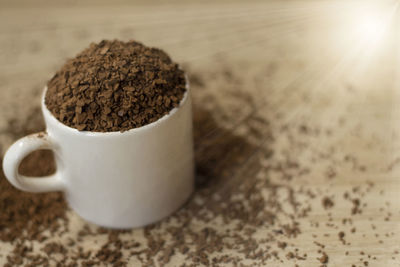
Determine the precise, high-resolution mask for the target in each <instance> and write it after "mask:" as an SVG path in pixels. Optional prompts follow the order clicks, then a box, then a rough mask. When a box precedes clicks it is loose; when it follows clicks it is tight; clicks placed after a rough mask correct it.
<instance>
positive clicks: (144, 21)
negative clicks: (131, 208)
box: [0, 1, 400, 266]
mask: <svg viewBox="0 0 400 267" xmlns="http://www.w3.org/2000/svg"><path fill="white" fill-rule="evenodd" d="M356 4H357V3H352V4H348V3H347V4H346V3H342V2H340V1H331V2H325V1H322V2H316V1H271V2H266V3H264V2H252V3H248V2H246V3H242V2H230V1H223V2H221V3H212V2H208V3H194V2H190V3H186V2H184V1H182V2H180V1H174V2H170V3H164V2H163V3H159V4H148V3H147V2H141V3H139V2H138V3H136V4H134V3H131V2H127V1H119V2H116V3H115V4H113V5H111V4H110V3H109V2H102V3H101V4H93V3H91V2H86V3H83V4H82V3H78V2H73V1H71V2H63V3H61V2H60V3H59V4H55V3H53V2H51V4H49V3H48V2H47V1H41V2H39V3H38V4H37V5H36V6H35V5H32V4H30V2H26V3H25V4H23V3H22V4H19V5H17V4H15V3H13V2H11V1H10V2H2V3H0V62H1V65H0V110H1V116H0V148H1V150H2V151H3V153H4V151H5V149H6V148H7V147H8V146H9V145H10V144H11V142H12V141H14V140H13V139H12V137H11V136H10V135H9V134H8V133H7V127H8V124H9V122H10V120H16V121H17V122H19V123H23V122H24V118H26V117H27V116H28V115H29V114H30V113H32V112H35V110H37V107H38V106H39V100H40V94H41V91H42V88H43V86H44V85H45V84H46V81H47V80H48V79H49V78H50V77H51V75H52V74H53V73H54V72H55V70H56V69H57V68H58V67H59V66H60V65H61V64H62V62H63V61H64V60H65V59H66V58H68V57H73V56H74V55H75V54H76V53H77V52H78V51H80V50H81V49H82V48H84V47H86V46H87V45H88V44H89V43H90V42H93V41H99V40H101V39H113V38H118V39H137V40H140V41H142V42H143V43H145V44H147V45H151V46H157V47H161V48H163V49H164V50H166V51H167V52H168V53H169V54H170V55H171V57H172V58H173V59H175V60H176V61H177V62H180V63H181V64H182V66H183V67H184V68H185V69H186V70H187V72H188V74H189V76H190V78H191V80H192V92H193V100H194V105H195V107H194V120H195V143H196V155H197V164H198V167H199V168H200V169H201V171H202V172H201V173H199V179H200V180H201V179H203V180H204V181H202V182H201V186H200V187H199V188H198V191H197V192H196V193H195V195H194V197H193V199H192V200H191V201H190V203H188V204H187V206H185V207H184V208H183V210H181V211H180V212H179V213H178V215H176V217H174V216H175V215H174V216H172V217H170V218H169V219H168V220H166V221H163V222H161V223H159V224H157V225H156V226H155V228H154V229H153V231H154V234H155V235H157V236H159V237H160V238H162V239H163V240H164V241H165V244H172V243H171V242H172V241H171V240H172V237H171V236H170V234H169V232H168V231H167V229H169V228H170V227H173V226H176V227H182V231H183V232H184V233H186V231H188V232H189V230H190V231H194V232H196V231H201V230H202V229H204V228H207V227H211V228H213V229H215V231H216V232H217V233H225V232H226V231H228V229H230V230H231V231H235V230H234V229H236V228H237V227H238V221H236V220H234V219H232V221H229V222H228V223H224V222H223V221H221V216H219V215H218V213H216V212H215V210H216V208H215V207H218V208H221V207H222V209H223V203H224V202H226V203H231V202H230V201H231V200H232V199H233V198H234V197H237V198H238V199H241V198H243V203H245V204H246V203H247V201H248V200H249V199H250V198H251V196H252V192H257V194H260V195H262V198H261V200H260V201H265V203H266V205H265V209H268V205H269V204H268V203H269V202H268V201H267V199H268V194H271V192H272V191H271V190H270V189H269V188H268V184H280V185H284V186H285V187H283V188H286V187H290V188H291V189H293V190H294V192H297V193H296V194H297V195H296V198H297V200H298V201H303V202H302V203H301V205H300V206H301V207H307V206H310V207H311V208H312V210H311V211H310V212H309V214H308V216H306V217H304V218H298V219H296V221H298V222H299V224H300V225H301V233H299V234H298V236H297V237H296V238H293V237H292V238H290V237H288V236H285V235H283V236H282V237H278V238H277V237H274V238H275V241H274V242H271V243H270V244H268V243H266V242H264V241H262V239H263V238H267V237H269V236H270V235H271V233H273V229H274V227H272V226H266V224H265V222H264V223H263V224H262V226H261V227H254V225H250V223H249V225H246V224H244V225H242V228H241V230H237V232H238V234H239V235H242V236H245V235H246V234H245V231H246V227H248V228H249V229H250V228H251V229H252V231H253V233H252V235H251V238H253V239H254V240H256V243H258V244H259V247H258V248H257V249H260V250H261V251H264V252H263V253H269V252H270V251H272V250H276V251H278V253H279V255H280V257H279V259H277V258H271V259H269V260H266V261H261V260H260V259H259V258H257V257H255V258H251V257H246V255H245V254H244V253H242V252H240V251H241V249H242V247H241V246H240V245H238V244H235V242H233V241H232V240H230V239H229V238H227V239H223V241H221V242H225V243H224V244H223V246H222V247H223V250H222V251H214V252H212V253H209V254H208V256H209V258H210V264H211V259H212V258H213V257H218V256H222V255H230V256H232V257H236V256H237V258H238V259H239V261H238V262H237V264H236V265H238V266H265V265H268V266H294V265H295V264H298V265H299V266H320V265H321V262H319V260H318V259H317V258H319V257H320V256H321V254H320V253H318V249H319V247H318V246H317V245H316V244H315V243H314V241H317V242H320V243H323V244H324V245H325V248H324V251H325V252H326V253H327V254H328V255H329V262H328V266H352V264H355V265H356V266H363V265H364V263H363V262H364V261H369V266H399V265H400V256H399V255H398V254H396V251H399V243H400V242H399V241H400V239H399V234H400V231H399V230H400V200H399V196H398V194H399V190H400V182H399V174H400V152H399V151H400V140H399V135H400V123H399V122H400V110H399V108H398V107H399V106H400V93H399V85H400V83H399V81H400V80H399V78H400V76H399V71H398V69H399V64H400V57H399V55H400V50H399V47H400V37H399V33H398V30H397V31H396V29H398V26H399V19H398V18H397V17H395V18H394V19H393V21H392V26H391V27H389V29H388V34H387V35H386V36H385V39H384V41H382V42H381V43H379V45H377V46H376V47H373V48H371V47H369V46H368V44H365V43H362V42H361V43H360V42H359V40H358V39H357V38H355V39H353V38H354V37H355V36H352V34H351V32H350V30H348V29H346V28H347V26H346V25H348V24H346V23H345V22H343V18H344V17H341V16H340V15H338V14H348V13H349V14H351V12H356V10H357V8H356V7H357V5H356ZM358 4H359V3H358ZM352 5H354V6H355V7H354V6H352ZM396 15H397V16H398V13H396ZM343 16H344V15H343ZM396 26H397V28H396ZM269 151H271V152H273V153H272V155H270V154H269V153H268V152H269ZM288 160H289V161H293V162H296V163H297V164H298V165H299V166H300V169H301V170H307V172H305V174H301V173H299V172H293V173H291V172H292V171H291V170H290V169H289V167H288V166H287V165H285V163H287V161H288ZM279 164H281V165H282V166H283V170H282V169H279V168H276V166H277V165H279ZM204 173H205V174H204ZM203 176H204V177H203ZM288 176H290V177H288ZM306 191H310V192H313V194H315V197H314V198H310V197H309V196H308V195H307V194H306V193H304V192H306ZM274 192H275V191H274ZM277 192H278V193H277V196H275V197H277V198H278V199H281V200H278V201H279V203H282V204H285V203H287V202H288V200H287V199H288V198H289V196H288V195H287V194H288V192H286V191H285V190H278V191H277ZM346 192H347V193H349V194H350V195H351V197H352V198H359V199H360V200H361V205H362V213H361V214H354V215H352V214H351V209H352V207H353V203H352V202H351V201H349V200H346V199H345V198H344V197H343V196H344V194H345V193H346ZM254 195H256V194H254ZM326 196H328V197H330V198H332V200H333V201H334V203H335V204H334V207H333V208H332V209H329V210H325V209H324V208H323V206H322V204H321V201H322V198H323V197H326ZM213 198H216V199H218V201H214V200H212V199H213ZM246 198H248V199H246ZM228 200H229V201H228ZM235 203H236V202H235ZM213 205H217V206H213ZM364 205H365V206H364ZM227 208H229V207H226V208H225V209H227ZM288 208H291V206H290V205H289V206H288ZM211 211H213V212H211ZM0 212H1V211H0ZM222 212H223V211H222ZM202 213H204V214H205V215H204V216H205V217H207V218H208V219H207V220H205V219H204V220H203V219H199V216H200V214H202ZM291 213H292V211H288V214H291ZM185 214H188V215H185ZM279 214H281V213H279ZM279 214H278V215H279ZM293 214H294V213H293ZM255 215H256V214H254V213H251V214H250V215H249V216H255ZM185 216H189V217H188V218H186V219H187V223H185V224H182V223H181V220H182V218H185ZM190 216H192V217H190ZM202 216H203V215H202ZM279 216H282V218H280V219H279V220H281V221H279V223H280V224H281V225H282V224H284V222H285V220H289V217H288V216H286V215H285V216H284V215H282V214H281V215H279ZM69 217H70V233H68V234H66V235H63V236H61V237H57V236H55V237H53V239H55V240H58V241H60V242H66V240H67V238H73V239H75V238H77V232H78V231H79V229H81V228H82V226H83V225H84V224H85V222H83V221H82V220H81V219H80V218H78V217H77V216H76V215H75V214H74V213H72V212H69ZM344 219H351V221H352V222H351V223H348V222H347V223H344V221H343V220H344ZM238 220H239V221H240V219H238ZM289 221H290V220H289ZM316 225H318V227H316ZM90 227H95V226H92V225H90ZM276 227H278V226H276ZM354 227H355V228H356V231H355V233H352V232H351V229H352V228H354ZM339 231H344V232H345V234H346V235H345V240H346V242H347V243H348V244H346V245H343V244H342V242H341V241H340V240H339V238H338V232H339ZM188 236H189V235H188ZM123 238H124V239H132V240H135V241H137V242H139V243H140V248H142V249H145V248H146V246H147V241H146V238H145V236H144V232H143V230H142V229H137V230H133V231H131V232H130V233H128V234H125V235H124V236H123ZM105 239H106V236H105V235H101V236H89V237H85V238H84V239H83V240H82V241H81V243H80V245H82V246H83V247H90V248H96V247H99V246H100V245H101V244H102V242H104V240H105ZM277 239H279V240H282V241H285V242H288V244H289V247H288V248H287V249H285V250H284V251H282V250H280V249H279V248H277V247H276V240H277ZM34 245H35V249H37V250H40V247H41V246H42V245H41V244H36V243H35V244H34ZM267 246H270V247H271V248H270V249H269V250H268V249H267ZM167 247H168V246H167V245H166V246H165V248H163V249H166V248H167ZM188 247H189V249H190V250H193V251H194V250H196V244H194V243H191V242H190V241H188ZM0 248H1V249H0V263H4V262H5V260H6V255H7V254H8V253H9V252H10V251H11V250H12V245H10V244H6V243H4V244H1V243H0ZM295 248H298V249H299V253H301V255H303V254H307V257H306V259H305V260H293V259H290V258H289V259H288V258H287V257H285V255H286V253H287V252H289V251H294V249H295ZM163 249H161V250H160V251H159V252H158V253H157V254H156V255H155V256H154V259H153V260H154V261H153V262H151V263H152V265H154V266H161V265H162V261H161V260H160V255H163V253H164V251H165V250H163ZM267 251H269V252H267ZM124 253H125V254H124V255H129V252H126V251H125V252H124ZM397 253H398V252H397ZM362 254H365V255H362ZM368 255H370V257H371V259H368ZM373 257H376V259H372V258H373ZM360 259H361V260H360ZM126 260H127V262H128V263H129V265H130V266H139V265H142V264H143V263H144V262H143V261H142V260H141V258H139V257H134V256H126ZM192 260H193V258H187V257H186V256H185V255H183V254H181V253H178V252H176V253H175V254H174V255H173V256H172V257H171V259H170V261H169V262H168V264H167V265H169V266H178V265H180V264H182V263H187V264H191V263H193V262H192ZM147 262H148V261H147ZM196 264H198V263H196ZM220 265H223V264H220ZM231 265H232V263H229V264H226V266H231Z"/></svg>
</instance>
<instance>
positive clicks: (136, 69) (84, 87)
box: [45, 40, 186, 132]
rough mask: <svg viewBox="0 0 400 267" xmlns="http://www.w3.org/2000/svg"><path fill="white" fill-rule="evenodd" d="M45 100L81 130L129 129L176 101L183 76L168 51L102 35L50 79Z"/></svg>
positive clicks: (155, 116) (162, 112)
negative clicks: (102, 39) (101, 37)
mask: <svg viewBox="0 0 400 267" xmlns="http://www.w3.org/2000/svg"><path fill="white" fill-rule="evenodd" d="M47 87H48V89H47V93H46V97H45V103H46V106H47V108H48V109H49V110H50V111H51V112H52V114H53V115H54V116H55V117H56V118H57V119H58V120H59V121H61V122H62V123H64V124H66V125H68V126H70V127H73V128H76V129H78V130H80V131H95V132H112V131H126V130H129V129H132V128H136V127H141V126H143V125H146V124H149V123H152V122H154V121H156V120H158V119H160V118H161V117H162V116H164V115H166V114H168V113H169V112H170V111H171V110H172V109H173V108H174V107H177V106H178V105H179V103H180V101H181V100H182V98H183V95H184V93H185V91H186V89H185V77H184V73H183V71H182V70H180V69H179V67H178V65H177V64H176V63H174V62H172V61H171V59H170V58H169V56H168V55H167V54H166V53H165V52H163V51H161V50H159V49H156V48H149V47H146V46H144V45H143V44H141V43H138V42H135V41H129V42H122V41H117V40H114V41H105V40H104V41H101V42H100V43H98V44H91V45H90V47H89V48H87V49H85V50H84V51H82V52H81V53H80V54H78V55H77V56H76V57H75V58H73V59H70V60H68V61H67V63H65V65H64V66H63V67H62V68H61V69H60V70H59V71H58V72H57V73H56V74H55V75H54V77H53V78H52V79H51V80H50V81H49V82H48V84H47Z"/></svg>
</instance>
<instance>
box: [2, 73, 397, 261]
mask: <svg viewBox="0 0 400 267" xmlns="http://www.w3.org/2000/svg"><path fill="white" fill-rule="evenodd" d="M225 72H226V73H230V76H229V75H226V76H227V77H228V76H229V77H238V75H239V74H238V73H235V72H233V71H232V70H231V69H227V70H224V72H223V73H225ZM223 73H217V74H218V75H217V76H219V77H221V76H223V77H225V76H224V74H223ZM209 75H210V76H207V75H206V74H198V75H197V76H198V77H197V84H193V86H194V89H202V90H193V92H194V93H195V92H197V93H198V92H200V91H202V92H200V94H202V97H199V96H197V97H196V98H195V100H196V99H197V100H196V101H195V103H194V104H195V105H194V137H195V147H196V165H197V174H196V177H197V178H198V180H197V188H196V191H195V194H194V195H193V197H192V198H191V199H190V201H188V203H187V204H186V205H185V206H184V207H183V208H181V209H180V210H179V211H178V212H176V213H174V214H173V215H171V216H170V217H169V218H167V219H165V220H162V221H161V222H159V223H156V224H153V225H150V226H147V227H145V228H144V229H136V230H128V231H115V230H107V229H103V228H99V227H96V226H94V225H91V224H86V223H84V222H83V221H77V220H76V219H77V218H76V217H74V216H73V215H72V214H73V213H69V212H67V213H66V211H67V208H66V207H65V204H64V201H63V199H62V197H61V194H58V193H50V194H48V193H46V194H29V193H25V192H21V191H18V190H17V189H14V188H13V187H11V185H9V184H8V182H7V180H5V179H4V177H3V176H1V175H0V176H1V178H0V207H1V208H2V209H5V210H6V213H5V216H6V217H5V218H8V219H7V220H5V221H3V220H1V221H0V223H1V227H0V236H1V237H0V238H2V239H1V241H2V242H3V243H6V245H5V247H6V248H7V247H8V248H10V247H11V250H9V251H7V255H5V254H6V253H4V252H3V251H1V252H0V260H3V261H5V262H6V264H5V266H7V267H11V266H29V267H30V266H32V267H33V266H71V267H72V266H98V265H107V266H136V265H141V266H199V265H202V266H231V265H232V266H240V265H241V264H247V265H249V266H270V265H272V266H297V267H299V266H322V267H329V266H334V265H335V264H336V263H337V262H338V260H340V262H342V261H343V262H344V261H346V263H343V264H346V266H357V267H359V266H365V264H366V263H368V264H369V266H375V265H377V264H378V266H379V261H381V260H382V259H383V257H382V255H381V253H378V254H376V255H374V254H373V253H375V252H376V250H375V251H374V250H373V249H372V250H370V249H371V247H369V246H368V247H363V248H362V249H363V251H361V252H360V250H361V248H357V246H352V245H351V244H350V242H345V239H346V241H347V240H353V239H354V240H355V239H357V238H363V237H366V236H368V238H371V239H372V238H376V244H377V245H378V246H379V247H381V245H379V244H380V243H383V242H384V241H385V243H386V238H387V239H388V241H390V242H391V243H393V240H394V239H395V238H396V237H397V236H396V234H397V233H394V232H393V231H394V230H392V231H390V230H389V232H387V229H392V228H391V227H388V226H389V225H385V224H386V223H387V222H386V220H382V221H380V222H379V223H377V222H375V221H374V218H368V216H366V214H368V212H367V211H369V210H368V207H367V206H366V205H367V204H368V203H370V202H371V201H375V203H374V204H377V205H380V206H379V207H377V208H378V209H377V211H376V212H377V213H378V214H379V216H380V218H385V217H387V218H388V219H391V220H394V219H397V217H395V216H397V211H396V213H394V210H393V209H392V208H390V206H389V205H390V204H391V203H389V202H383V201H382V203H381V204H380V203H379V202H377V199H376V198H369V197H370V196H376V194H371V195H369V192H374V193H377V191H378V192H379V190H383V189H381V188H380V189H377V188H374V186H373V184H372V183H363V184H361V185H358V186H354V187H351V186H345V187H340V188H336V189H335V190H331V187H328V188H327V187H326V186H322V187H320V186H319V182H325V181H326V182H329V183H332V185H334V184H335V183H338V184H341V185H343V182H344V181H343V180H340V179H343V178H346V177H343V173H342V170H343V165H342V164H348V165H349V166H350V167H351V169H352V166H353V165H354V162H356V160H357V159H356V157H355V156H351V155H350V156H349V158H352V160H351V161H349V162H347V163H346V161H345V163H340V161H338V160H337V159H341V158H343V155H342V151H340V150H336V152H332V153H331V152H329V153H326V154H324V153H321V154H319V151H318V149H316V146H317V147H319V144H318V143H319V142H318V141H320V140H321V139H319V137H321V136H319V135H318V133H317V132H318V131H319V132H320V133H323V132H325V131H324V129H323V127H322V126H319V125H311V124H310V123H309V122H307V121H305V122H303V123H301V125H303V126H304V127H303V128H304V129H307V130H306V131H303V132H302V134H301V135H299V133H298V128H299V126H298V125H296V122H291V123H288V124H287V125H284V127H283V126H282V121H283V120H280V119H275V116H274V115H273V114H271V113H268V114H266V115H265V116H266V117H262V116H258V115H257V114H254V113H252V114H251V115H250V116H249V117H247V118H246V119H245V121H244V122H243V123H241V124H240V127H242V126H243V125H244V126H245V127H246V129H247V130H248V131H246V132H244V133H243V135H242V134H240V132H241V131H235V130H232V128H227V127H223V126H221V125H222V122H221V121H222V120H221V118H220V119H219V120H217V119H215V117H216V116H223V115H224V111H223V110H222V109H219V108H218V104H219V103H217V102H213V101H214V100H215V98H213V97H210V95H212V94H214V93H216V92H215V91H213V92H211V93H210V92H208V93H207V82H208V81H209V79H208V77H212V76H211V74H209ZM212 75H215V73H212ZM234 82H235V81H232V80H231V78H229V79H226V80H223V84H224V86H225V87H229V88H231V87H232V86H233V85H234V84H233V83H234ZM196 86H197V88H196ZM223 89H224V87H221V90H223ZM217 93H218V92H217ZM224 97H225V98H224V101H229V100H230V101H232V102H234V101H236V102H237V103H239V104H240V108H242V106H244V105H243V103H244V102H246V103H251V99H250V97H248V96H246V95H245V94H237V95H235V96H233V97H232V99H229V98H230V97H231V96H230V95H229V94H225V95H224ZM196 103H197V105H196ZM203 103H208V104H210V105H211V108H208V107H207V109H204V108H205V107H204V105H202V104H203ZM212 105H215V106H212ZM249 105H250V104H249ZM216 111H218V112H216ZM35 114H39V115H40V113H39V112H37V113H35ZM268 116H270V117H268ZM282 116H283V115H282ZM34 117H35V116H33V117H30V118H29V120H30V121H32V122H34V121H37V120H35V118H34ZM10 125H11V126H10V127H11V128H10V129H8V130H9V133H10V135H11V136H12V138H13V139H16V138H17V136H18V137H20V136H24V135H26V134H28V133H30V132H26V131H25V129H24V127H22V126H26V125H28V123H27V122H26V121H19V120H16V121H14V122H13V123H12V124H10ZM31 126H33V125H31ZM31 126H30V127H29V129H30V130H29V131H31V130H32V129H34V127H31ZM270 126H271V127H270ZM38 130H41V129H37V130H36V129H35V130H34V131H35V132H36V131H38ZM317 130H318V131H317ZM244 135H246V136H244ZM322 138H323V139H324V142H329V139H328V140H326V139H325V138H327V137H326V136H322ZM249 140H252V141H251V142H250V141H249ZM282 140H286V141H287V142H283V143H281V144H280V145H279V147H280V148H282V150H280V149H277V147H276V143H277V142H282ZM261 141H262V142H261ZM260 144H262V145H260ZM334 144H336V143H334ZM314 149H316V151H314ZM324 152H325V151H324ZM37 153H42V154H40V155H35V154H34V155H31V156H30V158H28V159H26V160H25V162H24V164H23V166H21V171H22V172H24V173H25V174H31V175H39V174H41V173H40V172H39V170H42V171H43V173H42V174H45V173H51V172H52V171H54V166H53V165H52V159H51V153H49V152H44V151H41V152H37ZM302 153H307V154H308V153H310V154H311V155H312V156H315V155H317V156H315V159H316V160H318V164H320V165H323V164H324V163H330V164H329V165H330V166H326V167H327V168H326V169H331V170H332V171H333V172H334V173H336V175H334V176H332V177H330V176H325V175H324V171H323V170H324V169H325V168H321V169H320V171H321V172H320V173H319V172H318V171H317V170H316V169H318V168H313V167H312V166H311V164H313V163H310V162H307V161H301V160H299V159H300V158H302V159H303V158H304V154H302ZM331 156H332V159H330V158H329V157H331ZM332 162H334V164H332ZM358 164H359V162H358ZM344 167H346V165H345V166H344ZM344 169H345V168H344ZM356 169H357V168H356ZM346 172H347V171H346ZM318 179H321V180H319V181H318V183H314V181H317V180H318ZM306 181H312V184H311V183H305V182H306ZM299 182H300V183H299ZM299 184H300V185H301V186H298V185H299ZM309 185H311V186H309ZM385 192H386V191H385V190H383V191H382V193H381V194H380V195H382V196H383V197H384V194H386V193H385ZM342 195H343V196H344V199H343V198H342V197H340V196H342ZM7 196H8V197H7ZM21 201H22V204H18V202H21ZM321 202H322V203H321ZM331 202H332V203H331ZM321 204H322V205H321ZM392 205H393V203H392ZM32 207H33V209H34V210H36V211H37V214H36V213H34V215H33V216H27V215H24V214H25V213H29V209H30V208H32ZM352 209H354V212H353V211H351V210H352ZM361 209H365V211H366V212H364V214H363V213H361ZM343 210H344V211H345V213H344V214H345V217H343V218H340V217H339V218H338V217H336V214H343ZM49 213H53V214H55V215H49ZM0 214H1V213H0ZM66 214H68V218H70V219H71V220H70V221H68V219H67V217H66ZM316 215H317V216H318V217H316ZM0 216H4V215H3V214H1V215H0ZM49 216H50V217H49ZM69 216H73V217H69ZM333 216H335V217H333ZM371 217H372V216H371ZM332 218H334V220H332ZM360 219H361V220H360ZM366 219H368V220H370V221H371V223H370V226H368V224H367V228H368V229H365V220H366ZM314 220H315V221H314ZM21 221H22V222H21ZM24 221H25V222H24ZM360 222H361V224H360ZM69 224H70V225H69ZM39 225H43V226H44V227H41V226H39ZM369 227H371V230H370V231H369ZM45 228H46V229H47V230H48V231H46V229H45ZM356 228H357V231H356V230H355V229H356ZM366 230H367V231H366ZM9 232H11V233H13V235H12V236H8V233H9ZM29 233H30V234H29ZM342 240H343V241H342ZM388 243H389V242H388ZM393 251H394V252H392V255H391V256H392V257H393V258H392V259H393V262H395V261H396V262H397V261H398V255H399V251H398V250H397V249H395V248H393ZM336 257H339V258H336ZM179 262H180V263H181V264H180V265H179ZM353 263H354V264H353Z"/></svg>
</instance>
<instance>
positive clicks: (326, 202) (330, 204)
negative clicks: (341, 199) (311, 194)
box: [322, 197, 335, 209]
mask: <svg viewBox="0 0 400 267" xmlns="http://www.w3.org/2000/svg"><path fill="white" fill-rule="evenodd" d="M334 205H335V203H334V202H333V200H332V199H331V198H329V197H324V198H323V199H322V206H323V207H324V208H325V209H330V208H332V207H333V206H334Z"/></svg>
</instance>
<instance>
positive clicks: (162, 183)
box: [3, 86, 194, 228]
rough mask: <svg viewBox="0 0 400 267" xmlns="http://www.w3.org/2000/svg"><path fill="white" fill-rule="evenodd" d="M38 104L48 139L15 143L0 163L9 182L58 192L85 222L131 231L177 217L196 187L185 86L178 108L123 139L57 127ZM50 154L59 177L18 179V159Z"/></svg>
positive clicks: (43, 136)
mask: <svg viewBox="0 0 400 267" xmlns="http://www.w3.org/2000/svg"><path fill="white" fill-rule="evenodd" d="M45 93H46V88H45V92H44V94H43V98H42V111H43V115H44V119H45V122H46V132H42V133H37V134H32V135H29V136H26V137H23V138H22V139H20V140H18V141H17V142H16V143H14V144H13V145H12V146H11V147H10V148H9V149H8V151H7V152H6V154H5V156H4V159H3V169H4V173H5V175H6V177H7V179H8V180H9V181H10V182H11V183H12V184H13V185H14V186H15V187H17V188H19V189H21V190H24V191H29V192H48V191H63V192H64V193H65V197H66V200H67V202H68V204H69V206H70V207H71V208H72V209H73V210H74V211H76V212H77V213H78V214H79V215H80V216H81V217H82V218H84V219H86V220H87V221H89V222H92V223H95V224H98V225H101V226H104V227H110V228H132V227H139V226H144V225H147V224H150V223H153V222H156V221H158V220H160V219H162V218H164V217H166V216H168V215H169V214H171V213H172V212H173V211H175V210H176V209H178V208H179V207H180V206H181V205H182V204H183V203H184V202H185V201H186V200H187V199H188V197H189V196H190V195H191V193H192V191H193V186H194V152H193V136H192V104H191V97H190V91H189V86H187V91H186V93H185V95H184V97H183V99H182V100H181V103H180V105H179V106H178V107H176V108H174V109H173V110H172V111H171V112H170V113H169V114H167V115H165V116H163V117H162V118H160V119H159V120H157V121H155V122H153V123H150V124H148V125H145V126H142V127H139V128H135V129H131V130H128V131H125V132H107V133H102V132H87V131H78V130H76V129H74V128H71V127H68V126H66V125H64V124H62V123H61V122H60V121H58V120H57V119H56V118H55V117H54V116H53V115H52V114H51V113H50V111H49V110H48V109H47V107H46V105H45V103H44V95H45ZM38 149H51V150H53V152H54V155H55V160H56V166H57V171H56V173H55V174H54V175H51V176H48V177H44V178H30V177H29V178H27V177H25V176H23V175H21V174H19V173H18V167H19V165H20V163H21V161H22V159H23V158H24V157H26V156H27V155H28V154H29V153H31V152H33V151H35V150H38Z"/></svg>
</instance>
